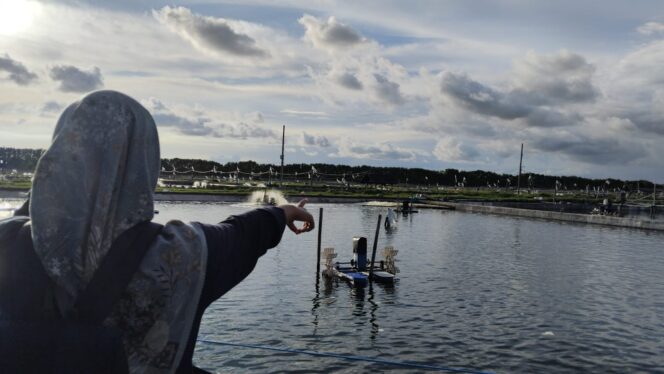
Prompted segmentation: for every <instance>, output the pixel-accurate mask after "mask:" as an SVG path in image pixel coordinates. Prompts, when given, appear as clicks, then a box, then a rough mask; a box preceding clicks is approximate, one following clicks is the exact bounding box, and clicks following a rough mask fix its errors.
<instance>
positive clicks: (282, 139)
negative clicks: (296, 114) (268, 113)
mask: <svg viewBox="0 0 664 374" xmlns="http://www.w3.org/2000/svg"><path fill="white" fill-rule="evenodd" d="M285 143H286V125H284V127H283V128H282V131H281V182H280V183H279V186H280V187H283V186H284V145H285Z"/></svg>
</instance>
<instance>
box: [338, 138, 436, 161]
mask: <svg viewBox="0 0 664 374" xmlns="http://www.w3.org/2000/svg"><path fill="white" fill-rule="evenodd" d="M422 154H423V152H421V151H417V150H414V149H408V148H403V147H398V146H395V145H393V144H391V143H361V142H356V141H354V140H351V139H350V138H342V139H341V140H340V141H339V149H338V151H337V153H336V156H338V157H349V158H356V159H365V160H392V161H396V160H400V161H415V160H416V159H418V156H421V155H422Z"/></svg>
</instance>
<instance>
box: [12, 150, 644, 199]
mask: <svg viewBox="0 0 664 374" xmlns="http://www.w3.org/2000/svg"><path fill="white" fill-rule="evenodd" d="M43 153H44V150H43V149H19V148H7V147H0V172H1V173H4V174H7V173H11V172H13V171H16V172H20V173H23V172H31V171H33V170H34V169H35V166H36V165H37V161H38V160H39V157H41V155H42V154H43ZM161 166H162V173H163V174H164V175H167V174H168V172H169V171H171V170H173V168H175V169H176V170H178V171H186V170H192V168H193V169H194V170H196V171H198V172H202V171H210V170H216V171H218V172H236V171H237V170H240V171H241V172H243V173H261V172H266V171H268V170H270V168H272V170H273V175H272V176H273V178H278V173H279V172H280V170H281V166H280V165H275V164H261V163H257V162H255V161H240V162H227V163H225V164H221V163H218V162H215V161H208V160H197V159H182V158H170V159H162V160H161ZM296 173H297V176H299V177H297V179H304V180H306V179H308V178H316V179H318V180H321V179H323V180H329V179H332V180H334V179H337V180H340V179H345V181H346V182H348V183H363V184H372V185H397V184H411V185H420V186H430V187H432V186H463V187H492V188H516V186H517V179H518V176H517V175H512V174H500V173H494V172H491V171H484V170H458V169H444V170H438V171H436V170H428V169H422V168H402V167H377V166H368V165H361V166H349V165H333V164H323V163H313V164H305V163H299V164H287V165H284V175H285V176H286V179H288V180H292V179H293V178H294V177H293V176H294V175H296ZM267 178H268V176H265V175H264V176H263V177H262V179H267ZM520 185H521V188H522V189H527V188H545V189H554V188H558V189H569V190H582V189H585V188H586V186H588V188H590V189H593V188H598V189H605V190H609V189H616V188H618V189H625V190H628V191H633V190H635V189H636V188H637V186H638V188H640V189H641V190H650V189H652V186H653V184H652V182H650V181H646V180H620V179H614V178H608V179H591V178H583V177H577V176H552V175H544V174H537V173H526V174H523V175H522V176H521V183H520Z"/></svg>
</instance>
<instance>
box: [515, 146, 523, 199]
mask: <svg viewBox="0 0 664 374" xmlns="http://www.w3.org/2000/svg"><path fill="white" fill-rule="evenodd" d="M522 164H523V143H521V157H520V158H519V178H517V180H516V194H517V195H518V194H520V193H521V165H522Z"/></svg>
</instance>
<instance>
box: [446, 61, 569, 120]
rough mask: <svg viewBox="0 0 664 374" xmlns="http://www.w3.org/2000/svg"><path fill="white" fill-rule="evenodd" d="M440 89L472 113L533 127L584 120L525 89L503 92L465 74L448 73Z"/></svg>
mask: <svg viewBox="0 0 664 374" xmlns="http://www.w3.org/2000/svg"><path fill="white" fill-rule="evenodd" d="M441 91H442V92H443V93H444V94H445V95H447V96H448V97H450V98H452V99H453V100H454V101H455V102H456V103H458V104H460V105H461V106H462V107H464V108H465V109H467V110H470V111H471V112H474V113H478V114H482V115H485V116H490V117H497V118H500V119H504V120H517V119H519V120H522V121H523V122H524V123H525V124H526V125H528V126H530V127H558V126H569V125H575V124H577V123H579V122H580V121H582V118H581V117H580V116H578V115H576V114H571V115H570V114H565V113H563V112H560V111H555V110H551V109H548V108H545V107H540V106H538V105H537V104H536V103H534V102H533V99H532V97H530V96H529V95H525V94H524V93H523V91H521V92H518V93H516V94H515V93H514V92H509V93H503V92H499V91H496V90H494V89H492V88H490V87H487V86H485V85H483V84H481V83H479V82H476V81H474V80H472V79H470V78H469V77H468V76H467V75H465V74H454V73H450V72H447V73H445V74H443V77H442V80H441Z"/></svg>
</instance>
